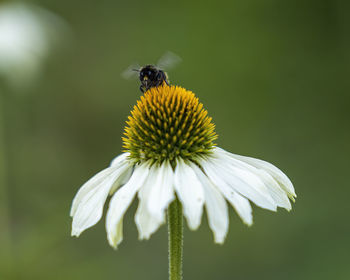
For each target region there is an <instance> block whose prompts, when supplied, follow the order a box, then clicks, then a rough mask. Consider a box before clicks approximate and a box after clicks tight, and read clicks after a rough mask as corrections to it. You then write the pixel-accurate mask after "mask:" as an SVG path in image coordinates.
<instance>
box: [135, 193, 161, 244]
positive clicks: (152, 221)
mask: <svg viewBox="0 0 350 280" xmlns="http://www.w3.org/2000/svg"><path fill="white" fill-rule="evenodd" d="M144 196H147V194H145V191H144V192H143V196H142V197H143V198H144ZM135 223H136V226H137V229H138V232H139V239H140V240H142V239H149V238H150V237H151V235H152V234H153V233H154V232H156V231H157V229H158V228H159V227H160V226H161V225H162V224H163V223H164V221H160V220H158V219H156V218H155V217H154V216H152V214H150V212H149V210H148V207H147V205H146V202H144V201H142V200H141V199H140V202H139V206H138V208H137V211H136V215H135Z"/></svg>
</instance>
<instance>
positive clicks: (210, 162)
mask: <svg viewBox="0 0 350 280" xmlns="http://www.w3.org/2000/svg"><path fill="white" fill-rule="evenodd" d="M200 164H201V166H202V167H203V169H204V171H205V173H206V174H207V175H208V177H209V178H210V179H211V181H212V182H215V185H216V186H217V187H218V188H219V189H220V190H221V191H222V193H223V194H224V196H225V197H226V198H227V199H228V200H229V197H231V196H232V194H233V193H235V192H237V193H239V194H241V195H242V196H244V197H246V198H248V199H250V200H251V201H252V202H254V203H255V204H256V205H258V206H260V207H262V208H265V209H269V210H271V211H276V209H277V205H276V203H275V202H274V200H273V199H272V197H271V196H270V193H269V191H268V190H267V189H266V187H265V185H264V183H263V182H262V181H261V179H260V178H258V177H256V176H251V173H250V172H249V171H247V170H244V169H240V168H237V167H234V166H231V165H230V164H229V163H228V162H226V161H224V160H222V159H218V158H215V157H212V158H210V159H207V160H203V161H201V162H200ZM231 193H232V194H231Z"/></svg>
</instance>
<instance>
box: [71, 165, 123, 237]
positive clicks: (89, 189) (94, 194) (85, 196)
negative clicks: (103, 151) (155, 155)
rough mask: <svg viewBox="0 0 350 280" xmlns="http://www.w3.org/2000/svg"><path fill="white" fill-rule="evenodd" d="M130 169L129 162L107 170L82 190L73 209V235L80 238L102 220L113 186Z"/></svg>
mask: <svg viewBox="0 0 350 280" xmlns="http://www.w3.org/2000/svg"><path fill="white" fill-rule="evenodd" d="M128 169H130V166H129V163H128V162H124V164H123V165H120V166H117V167H109V168H106V169H104V170H102V171H101V172H99V173H98V174H96V175H95V176H94V177H92V178H91V179H90V180H89V181H88V182H86V183H85V184H84V185H83V186H82V187H81V188H80V190H79V191H78V193H77V194H76V196H75V198H74V199H73V203H72V208H71V216H72V217H73V222H72V235H75V236H79V235H80V234H81V233H82V232H83V231H84V230H85V229H87V228H89V227H91V226H93V225H95V224H96V223H97V222H98V221H99V220H100V219H101V217H102V212H103V205H104V203H105V201H106V199H107V196H108V193H109V191H110V189H111V187H112V185H113V184H114V182H115V181H116V180H117V179H118V177H119V176H120V175H121V174H123V173H124V172H126V170H128Z"/></svg>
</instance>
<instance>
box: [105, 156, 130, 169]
mask: <svg viewBox="0 0 350 280" xmlns="http://www.w3.org/2000/svg"><path fill="white" fill-rule="evenodd" d="M129 155H130V153H122V154H121V155H119V156H117V157H115V158H114V159H113V160H112V161H111V163H110V165H109V166H111V167H113V166H118V165H120V164H122V163H123V162H124V161H125V160H126V159H127V157H128V156H129Z"/></svg>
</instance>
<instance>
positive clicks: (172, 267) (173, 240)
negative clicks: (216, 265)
mask: <svg viewBox="0 0 350 280" xmlns="http://www.w3.org/2000/svg"><path fill="white" fill-rule="evenodd" d="M168 236H169V280H182V255H183V219H182V205H181V203H180V201H179V200H178V199H177V198H176V199H175V201H173V202H172V203H171V204H170V206H169V209H168Z"/></svg>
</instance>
